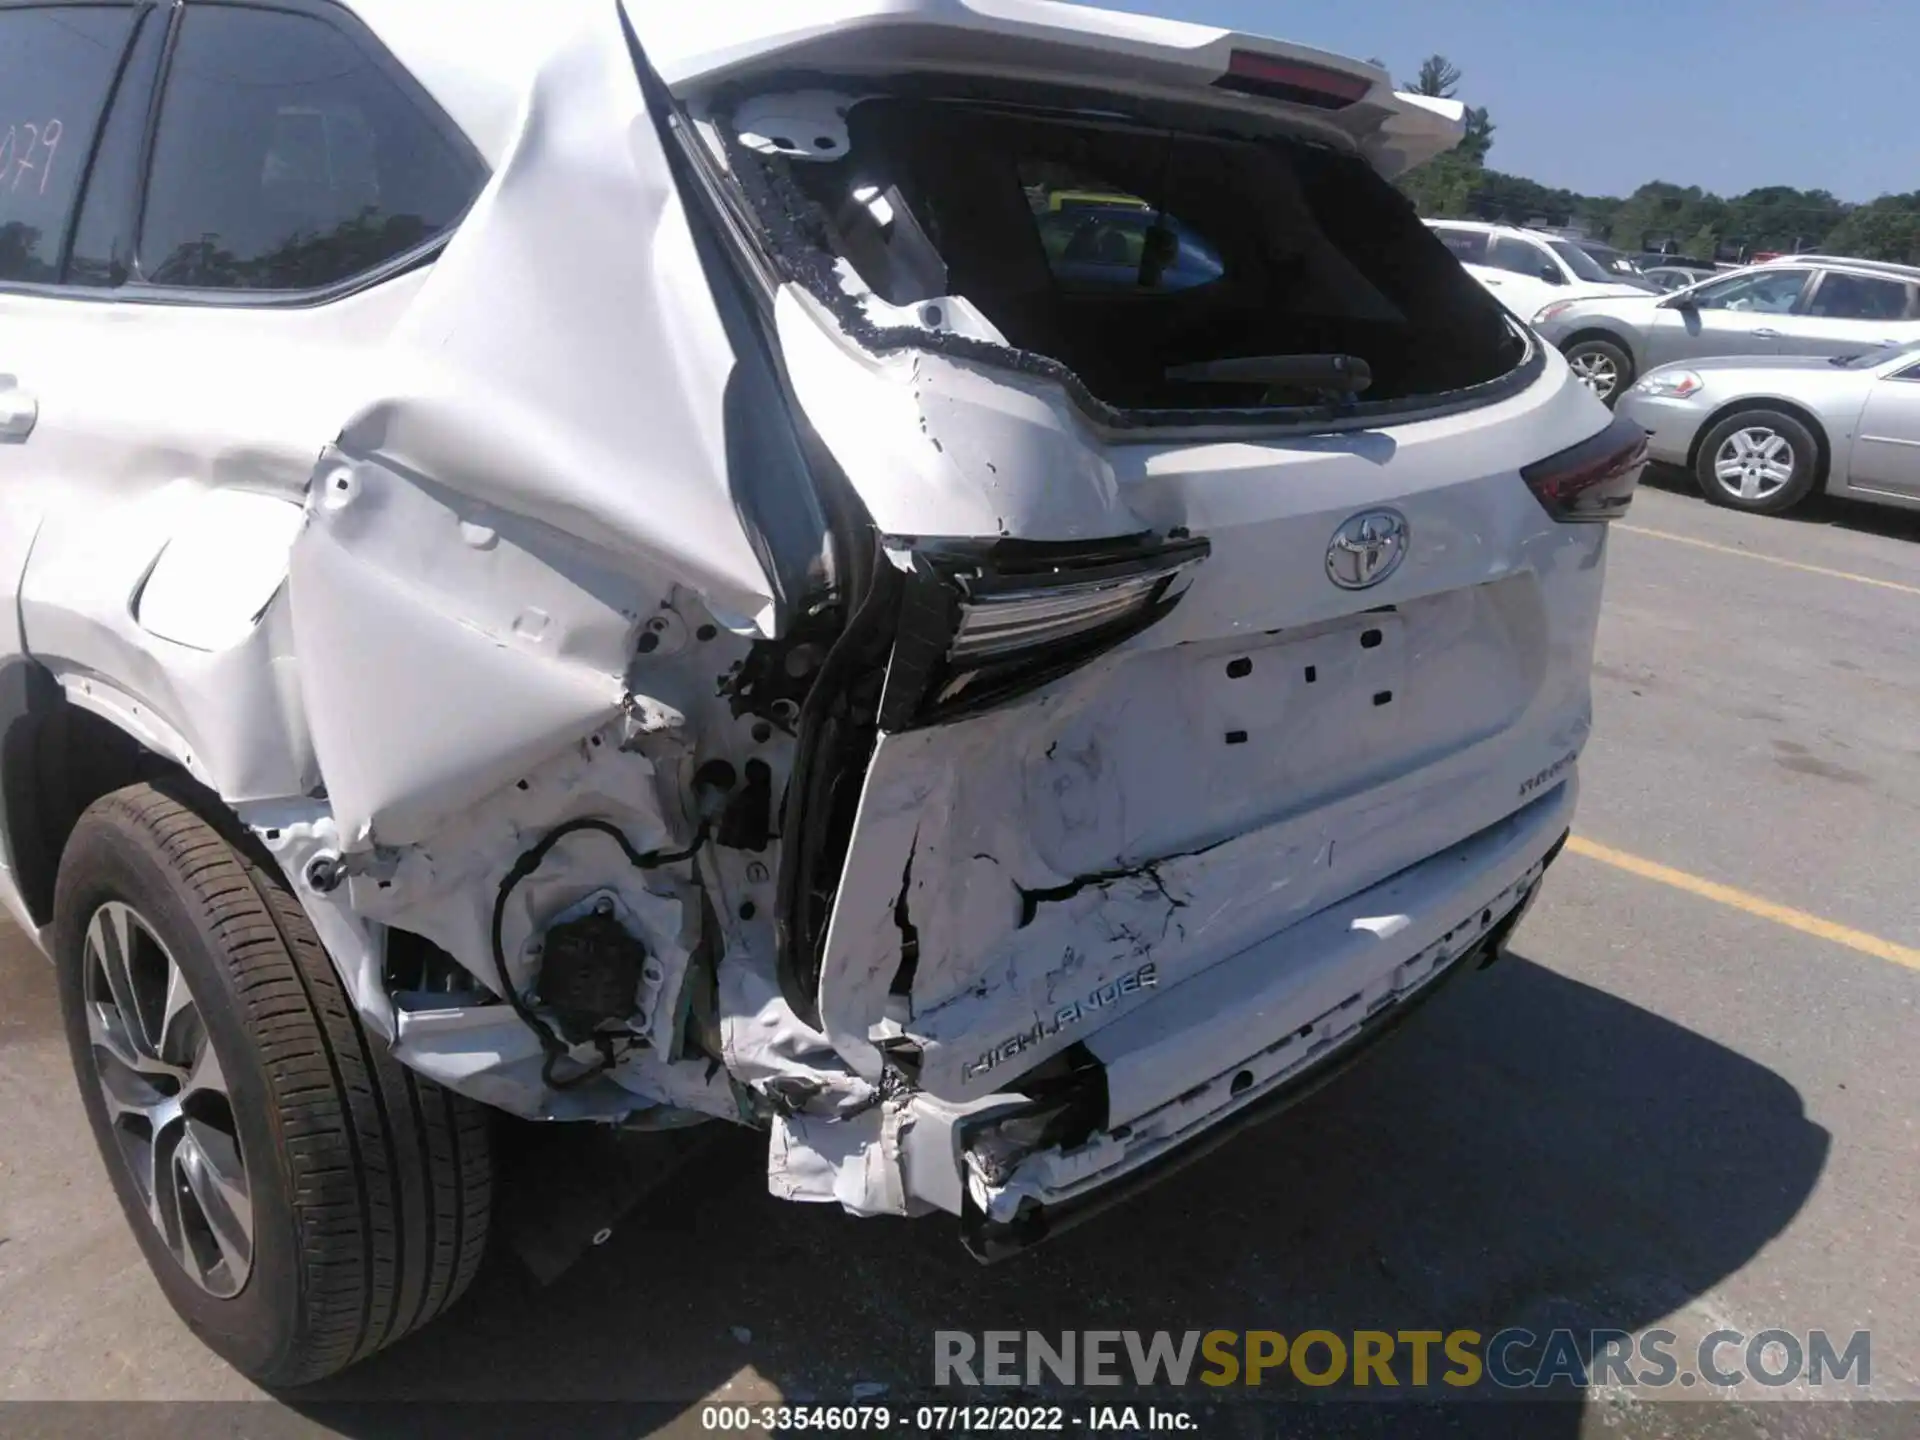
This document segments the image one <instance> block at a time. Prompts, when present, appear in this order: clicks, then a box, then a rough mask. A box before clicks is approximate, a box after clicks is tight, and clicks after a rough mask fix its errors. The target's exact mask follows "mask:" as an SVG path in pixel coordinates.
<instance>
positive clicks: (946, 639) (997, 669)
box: [880, 536, 1212, 730]
mask: <svg viewBox="0 0 1920 1440" xmlns="http://www.w3.org/2000/svg"><path fill="white" fill-rule="evenodd" d="M903 544H910V546H911V548H908V549H897V550H894V551H893V552H892V554H893V558H894V563H895V564H896V565H898V566H900V568H901V569H903V570H905V571H906V572H907V586H908V589H907V594H906V597H905V601H904V603H903V605H902V609H901V619H900V627H899V631H898V635H897V638H896V641H895V645H894V653H893V658H892V661H891V663H890V664H889V666H888V670H887V686H886V693H885V696H884V698H883V699H882V701H881V721H880V723H881V725H882V727H883V728H885V729H888V730H902V729H908V728H911V727H912V726H915V725H924V724H929V723H932V722H933V721H936V720H942V719H949V718H952V717H953V716H954V715H957V714H960V713H962V712H965V711H969V710H975V709H982V708H985V707H986V706H988V705H991V704H996V703H998V702H1000V701H1001V700H1005V699H1009V698H1011V697H1012V696H1014V695H1016V694H1021V693H1024V692H1026V691H1028V690H1031V689H1033V688H1035V687H1036V686H1038V685H1042V684H1044V683H1046V682H1047V681H1048V680H1050V679H1052V678H1054V677H1055V676H1057V675H1062V674H1065V673H1066V672H1067V671H1068V670H1071V669H1073V668H1075V667H1076V666H1079V665H1083V664H1085V663H1086V662H1087V661H1089V660H1091V659H1093V658H1094V657H1095V656H1096V655H1099V654H1102V653H1103V652H1105V651H1107V650H1110V649H1112V648H1113V647H1114V646H1115V645H1117V644H1119V643H1120V642H1121V641H1122V640H1125V639H1127V638H1128V637H1129V636H1132V635H1135V634H1138V633H1139V632H1140V631H1141V630H1144V629H1146V628H1147V626H1149V625H1151V624H1153V622H1154V621H1156V620H1158V619H1159V618H1160V617H1161V616H1162V615H1164V614H1165V613H1166V612H1167V610H1168V609H1169V608H1170V607H1171V606H1172V605H1173V604H1174V602H1175V601H1176V600H1178V599H1179V598H1180V595H1181V594H1182V593H1183V591H1184V589H1185V582H1186V580H1187V578H1188V572H1189V571H1190V570H1191V569H1192V567H1193V566H1195V565H1198V564H1199V563H1200V562H1201V561H1202V560H1204V559H1206V558H1207V555H1208V553H1209V551H1210V550H1211V548H1212V547H1211V546H1210V545H1209V543H1208V542H1207V541H1205V540H1196V539H1191V538H1187V537H1181V538H1178V539H1161V538H1160V537H1158V536H1136V537H1131V538H1128V539H1125V540H1116V541H1105V542H1096V543H1093V544H1071V543H1069V544H1049V543H1041V542H1022V541H1012V540H1003V541H998V542H993V543H990V544H985V545H982V544H979V543H977V542H972V541H949V542H942V541H919V542H903Z"/></svg>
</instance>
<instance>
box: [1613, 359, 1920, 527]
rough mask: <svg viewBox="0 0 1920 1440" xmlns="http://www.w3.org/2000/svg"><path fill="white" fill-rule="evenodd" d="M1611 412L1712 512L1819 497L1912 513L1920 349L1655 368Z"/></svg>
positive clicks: (1918, 460) (1917, 488) (1917, 477)
mask: <svg viewBox="0 0 1920 1440" xmlns="http://www.w3.org/2000/svg"><path fill="white" fill-rule="evenodd" d="M1617 409H1618V412H1619V413H1620V414H1622V415H1626V416H1629V417H1631V418H1632V419H1633V420H1634V421H1636V422H1637V423H1638V424H1640V425H1641V426H1642V427H1643V428H1644V429H1645V430H1646V432H1647V437H1648V438H1647V449H1648V454H1649V456H1650V457H1651V458H1652V459H1654V460H1659V461H1664V462H1666V463H1668V464H1672V465H1684V466H1685V467H1687V468H1688V469H1689V470H1691V471H1692V472H1693V475H1694V478H1695V479H1696V480H1697V481H1698V482H1699V485H1700V490H1701V493H1702V494H1704V495H1705V496H1706V497H1707V499H1709V500H1711V501H1712V502H1714V503H1715V504H1717V505H1729V506H1732V507H1733V508H1735V509H1737V510H1753V511H1757V512H1759V513H1762V514H1768V515H1777V514H1779V513H1780V512H1782V511H1784V510H1789V509H1791V508H1792V507H1793V506H1795V505H1797V504H1799V503H1800V502H1801V501H1802V500H1804V499H1805V498H1806V497H1807V496H1808V495H1810V494H1811V493H1812V492H1813V491H1814V490H1816V489H1820V488H1824V489H1825V490H1826V491H1827V492H1828V493H1829V494H1835V495H1851V496H1855V497H1857V498H1859V499H1862V500H1870V501H1875V502H1878V503H1879V504H1882V505H1895V506H1901V507H1905V508H1911V509H1920V343H1909V344H1906V345H1893V346H1887V347H1885V348H1881V349H1876V350H1871V351H1868V352H1865V353H1863V354H1860V355H1855V356H1837V357H1834V358H1831V359H1817V358H1813V357H1785V356H1757V355H1756V356H1741V357H1733V356H1728V357H1723V358H1720V359H1710V360H1695V361H1689V362H1684V363H1681V364H1675V365H1664V366H1662V367H1660V368H1659V369H1657V370H1653V371H1650V372H1648V374H1647V375H1645V376H1644V377H1643V378H1642V379H1641V380H1640V381H1639V382H1638V383H1637V384H1635V385H1634V386H1633V387H1632V388H1631V389H1629V390H1628V391H1627V392H1626V394H1624V395H1623V396H1621V398H1620V403H1619V405H1618V407H1617Z"/></svg>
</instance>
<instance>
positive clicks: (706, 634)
mask: <svg viewBox="0 0 1920 1440" xmlns="http://www.w3.org/2000/svg"><path fill="white" fill-rule="evenodd" d="M719 633H720V631H719V629H718V628H717V627H715V626H712V625H702V626H701V627H700V628H699V629H698V630H696V631H694V632H693V636H694V639H696V640H701V641H706V640H711V639H713V637H714V636H716V635H718V634H719Z"/></svg>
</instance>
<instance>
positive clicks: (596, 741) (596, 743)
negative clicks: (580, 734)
mask: <svg viewBox="0 0 1920 1440" xmlns="http://www.w3.org/2000/svg"><path fill="white" fill-rule="evenodd" d="M590 743H591V744H592V745H593V748H594V749H596V750H598V749H599V748H600V737H599V736H598V735H596V736H594V737H593V739H592V741H591V742H590Z"/></svg>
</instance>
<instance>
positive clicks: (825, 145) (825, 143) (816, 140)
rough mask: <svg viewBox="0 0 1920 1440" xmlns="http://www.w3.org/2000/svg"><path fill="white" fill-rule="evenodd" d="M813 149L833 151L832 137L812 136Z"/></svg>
mask: <svg viewBox="0 0 1920 1440" xmlns="http://www.w3.org/2000/svg"><path fill="white" fill-rule="evenodd" d="M813 148H814V149H816V150H831V149H833V137H832V136H831V135H816V136H814V137H813Z"/></svg>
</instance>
